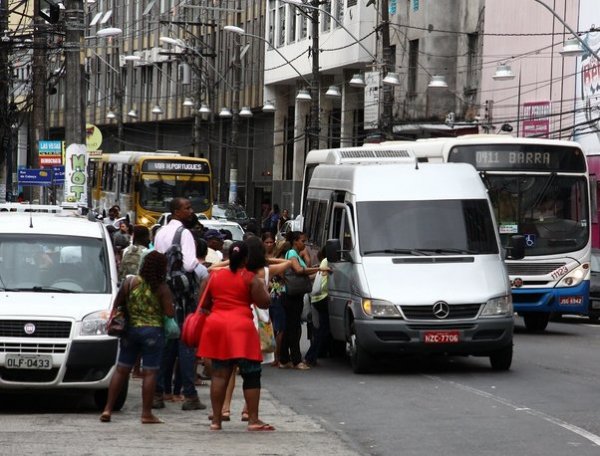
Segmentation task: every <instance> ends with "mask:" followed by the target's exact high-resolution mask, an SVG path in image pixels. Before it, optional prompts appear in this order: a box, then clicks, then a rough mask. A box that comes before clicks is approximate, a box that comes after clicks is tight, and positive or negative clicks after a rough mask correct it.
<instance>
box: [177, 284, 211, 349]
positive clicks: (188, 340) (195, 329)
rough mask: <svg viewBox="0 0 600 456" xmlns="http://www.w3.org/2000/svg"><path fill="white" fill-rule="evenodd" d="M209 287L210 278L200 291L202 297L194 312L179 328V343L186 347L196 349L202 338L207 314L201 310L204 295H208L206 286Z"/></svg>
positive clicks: (204, 301)
mask: <svg viewBox="0 0 600 456" xmlns="http://www.w3.org/2000/svg"><path fill="white" fill-rule="evenodd" d="M209 285H210V276H209V278H208V282H207V283H206V286H205V287H204V290H203V291H202V296H201V297H200V300H199V301H198V306H197V308H196V310H195V311H194V312H192V313H190V314H188V316H187V317H185V320H184V322H183V326H182V327H181V341H182V342H183V343H184V344H185V345H187V346H188V347H197V346H198V345H200V338H201V336H202V330H203V329H204V323H205V322H206V317H207V314H206V313H205V312H203V311H202V310H203V309H204V307H205V304H206V295H207V293H208V286H209Z"/></svg>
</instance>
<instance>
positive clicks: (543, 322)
mask: <svg viewBox="0 0 600 456" xmlns="http://www.w3.org/2000/svg"><path fill="white" fill-rule="evenodd" d="M523 321H524V322H525V328H527V331H531V332H541V331H543V330H545V329H546V326H548V321H550V314H549V313H541V312H530V313H524V314H523Z"/></svg>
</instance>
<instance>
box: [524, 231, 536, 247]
mask: <svg viewBox="0 0 600 456" xmlns="http://www.w3.org/2000/svg"><path fill="white" fill-rule="evenodd" d="M536 237H537V236H536V235H535V234H526V235H525V245H526V246H527V247H533V246H534V245H535V238H536Z"/></svg>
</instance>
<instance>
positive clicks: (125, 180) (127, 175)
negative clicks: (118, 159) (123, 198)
mask: <svg viewBox="0 0 600 456" xmlns="http://www.w3.org/2000/svg"><path fill="white" fill-rule="evenodd" d="M131 172H132V166H131V165H123V170H122V171H121V188H120V192H121V193H131V190H132V189H131Z"/></svg>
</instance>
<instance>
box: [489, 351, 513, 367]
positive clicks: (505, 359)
mask: <svg viewBox="0 0 600 456" xmlns="http://www.w3.org/2000/svg"><path fill="white" fill-rule="evenodd" d="M512 357H513V348H512V345H511V346H510V347H506V348H503V349H501V350H498V351H496V352H494V353H492V354H491V355H490V364H491V365H492V369H493V370H495V371H505V370H508V369H510V365H511V364H512Z"/></svg>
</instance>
